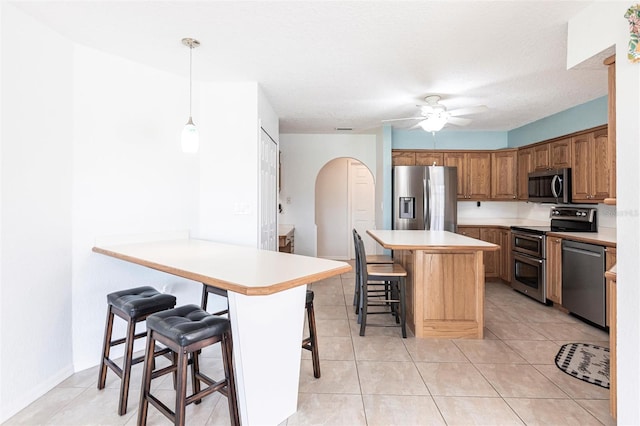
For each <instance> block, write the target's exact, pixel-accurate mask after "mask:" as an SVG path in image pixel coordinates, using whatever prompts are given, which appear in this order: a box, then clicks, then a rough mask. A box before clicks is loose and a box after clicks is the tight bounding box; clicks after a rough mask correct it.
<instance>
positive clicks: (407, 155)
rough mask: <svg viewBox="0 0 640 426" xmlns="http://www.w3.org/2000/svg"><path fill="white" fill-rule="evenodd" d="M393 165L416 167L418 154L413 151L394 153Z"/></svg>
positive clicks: (392, 157) (392, 155)
mask: <svg viewBox="0 0 640 426" xmlns="http://www.w3.org/2000/svg"><path fill="white" fill-rule="evenodd" d="M391 164H393V165H394V166H415V165H416V153H415V152H412V151H392V152H391Z"/></svg>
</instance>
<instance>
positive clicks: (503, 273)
mask: <svg viewBox="0 0 640 426" xmlns="http://www.w3.org/2000/svg"><path fill="white" fill-rule="evenodd" d="M505 233H506V234H507V236H508V238H507V240H508V242H505ZM458 234H461V235H464V236H466V237H470V238H475V239H478V240H482V241H486V242H488V243H493V244H496V245H498V246H500V250H498V251H485V252H484V253H483V254H482V256H483V257H482V259H483V263H484V276H485V277H487V278H501V279H503V280H504V281H507V282H509V281H511V278H510V277H511V267H510V266H507V267H506V268H508V271H507V270H506V269H505V266H504V264H505V263H509V265H510V263H511V231H510V230H506V229H503V228H499V227H480V226H465V225H463V226H458ZM505 244H508V246H505ZM505 252H508V254H507V255H506V259H507V260H505Z"/></svg>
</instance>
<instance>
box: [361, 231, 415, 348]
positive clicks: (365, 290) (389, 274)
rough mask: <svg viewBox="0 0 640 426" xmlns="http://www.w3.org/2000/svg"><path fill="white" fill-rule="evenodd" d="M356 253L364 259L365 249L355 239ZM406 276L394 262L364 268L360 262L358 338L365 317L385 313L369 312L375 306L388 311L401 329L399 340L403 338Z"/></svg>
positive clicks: (365, 324)
mask: <svg viewBox="0 0 640 426" xmlns="http://www.w3.org/2000/svg"><path fill="white" fill-rule="evenodd" d="M356 250H357V253H358V254H357V255H358V256H360V258H361V259H363V258H364V257H365V249H364V242H363V241H362V239H358V242H357V245H356ZM406 277H407V271H406V270H405V269H404V268H403V267H402V266H401V265H399V264H397V263H394V264H393V265H366V264H364V263H363V262H361V263H360V274H359V278H360V291H359V293H360V300H359V304H360V311H359V313H358V319H359V322H360V335H361V336H364V334H365V329H366V327H367V315H372V314H386V313H388V312H387V311H385V310H382V311H370V310H369V307H373V306H378V307H383V308H385V309H386V308H390V312H391V314H392V315H394V316H395V317H396V323H398V324H399V326H400V327H401V329H402V337H404V338H406V337H407V329H406V311H407V309H406ZM371 287H373V288H371ZM371 325H374V324H371ZM376 325H377V324H376Z"/></svg>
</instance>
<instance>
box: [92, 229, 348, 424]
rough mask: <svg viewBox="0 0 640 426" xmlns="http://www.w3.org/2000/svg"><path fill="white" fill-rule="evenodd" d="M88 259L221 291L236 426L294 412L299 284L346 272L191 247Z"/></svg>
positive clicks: (314, 262) (239, 250) (246, 251)
mask: <svg viewBox="0 0 640 426" xmlns="http://www.w3.org/2000/svg"><path fill="white" fill-rule="evenodd" d="M93 251H94V252H96V253H101V254H104V255H107V256H111V257H115V258H117V259H120V260H123V261H126V262H131V263H135V264H138V265H142V266H146V267H148V268H152V269H156V270H158V271H162V272H166V273H168V274H173V275H176V276H179V277H183V278H187V279H190V280H194V281H196V282H200V283H203V284H205V285H208V286H212V287H217V288H221V289H224V290H227V295H228V296H227V297H228V303H229V319H230V320H231V330H232V333H233V360H234V368H235V373H236V383H237V391H238V405H239V408H240V421H241V423H242V424H244V425H277V424H280V423H282V422H284V421H285V420H286V419H287V418H288V417H289V416H291V415H292V414H293V413H295V412H296V410H297V401H298V383H299V376H300V352H301V350H302V349H301V342H302V331H303V324H304V305H305V297H306V288H307V286H306V284H309V283H312V282H315V281H319V280H322V279H325V278H328V277H331V276H334V275H338V274H341V273H344V272H347V271H350V270H351V266H350V265H349V264H347V263H345V262H338V261H333V260H328V259H319V258H314V257H306V256H297V255H294V254H286V253H279V252H276V251H269V250H260V249H256V248H251V247H241V246H235V245H230V244H220V243H215V242H211V241H204V240H195V239H183V240H173V241H152V242H141V243H131V244H117V245H98V246H96V247H94V248H93Z"/></svg>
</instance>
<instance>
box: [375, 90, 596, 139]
mask: <svg viewBox="0 0 640 426" xmlns="http://www.w3.org/2000/svg"><path fill="white" fill-rule="evenodd" d="M607 119H608V116H607V96H603V97H601V98H597V99H594V100H592V101H589V102H585V103H584V104H581V105H578V106H575V107H573V108H569V109H567V110H564V111H561V112H559V113H557V114H554V115H550V116H548V117H545V118H542V119H540V120H538V121H534V122H532V123H529V124H526V125H524V126H522V127H518V128H516V129H513V130H510V131H505V132H472V131H468V132H467V131H455V130H448V129H445V130H441V131H440V132H436V133H435V134H432V133H428V132H425V131H424V130H422V129H413V130H406V129H393V128H391V140H392V149H501V148H517V147H519V146H523V145H529V144H532V143H536V142H540V141H544V140H547V139H553V138H556V137H558V136H563V135H568V134H570V133H574V132H579V131H580V130H585V129H590V128H592V127H596V126H601V125H603V124H607ZM390 127H391V126H385V128H390Z"/></svg>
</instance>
